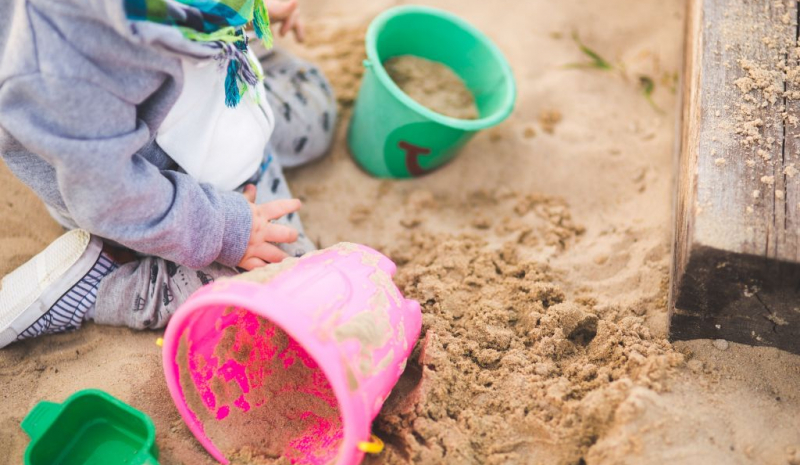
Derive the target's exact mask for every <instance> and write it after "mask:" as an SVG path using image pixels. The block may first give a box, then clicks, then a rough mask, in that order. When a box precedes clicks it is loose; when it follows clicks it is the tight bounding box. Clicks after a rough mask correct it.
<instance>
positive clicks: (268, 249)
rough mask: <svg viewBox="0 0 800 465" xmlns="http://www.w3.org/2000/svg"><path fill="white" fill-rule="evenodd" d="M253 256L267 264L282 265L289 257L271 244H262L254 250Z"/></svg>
mask: <svg viewBox="0 0 800 465" xmlns="http://www.w3.org/2000/svg"><path fill="white" fill-rule="evenodd" d="M252 256H253V257H256V258H259V259H261V260H264V261H265V262H267V263H280V262H281V261H282V260H283V259H284V258H286V257H288V256H289V255H288V254H287V253H286V252H284V251H283V250H281V249H279V248H277V247H276V246H274V245H272V244H270V243H269V242H262V243H261V244H258V245H257V246H255V248H254V249H253V250H252Z"/></svg>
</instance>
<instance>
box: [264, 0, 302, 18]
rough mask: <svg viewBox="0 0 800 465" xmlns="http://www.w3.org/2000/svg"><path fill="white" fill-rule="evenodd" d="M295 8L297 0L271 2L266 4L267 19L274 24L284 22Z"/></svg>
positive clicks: (272, 0) (273, 0)
mask: <svg viewBox="0 0 800 465" xmlns="http://www.w3.org/2000/svg"><path fill="white" fill-rule="evenodd" d="M296 8H297V0H288V1H276V0H271V1H268V2H267V12H268V13H269V18H270V20H271V21H274V22H276V23H277V22H281V21H285V20H286V18H288V17H289V16H290V15H291V14H292V12H293V11H294V10H295V9H296Z"/></svg>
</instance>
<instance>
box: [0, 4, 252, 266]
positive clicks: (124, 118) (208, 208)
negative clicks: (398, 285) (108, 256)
mask: <svg viewBox="0 0 800 465" xmlns="http://www.w3.org/2000/svg"><path fill="white" fill-rule="evenodd" d="M213 53H215V52H214V51H213V50H212V49H210V48H209V47H206V46H203V45H202V44H198V43H194V42H191V41H189V40H186V39H184V38H183V36H182V35H181V34H180V32H178V31H177V30H176V29H174V28H172V27H169V26H163V25H159V24H152V23H146V22H131V21H129V20H128V19H127V18H126V16H125V12H124V11H123V5H122V1H121V0H2V1H0V155H2V157H3V159H4V160H5V162H6V164H7V165H8V167H9V168H10V169H11V171H12V172H13V173H14V174H15V175H16V176H17V177H18V178H19V179H21V180H22V181H23V182H24V183H25V184H27V185H28V186H30V188H31V189H33V190H34V192H36V194H38V195H39V197H41V199H42V200H44V202H45V203H46V204H47V206H48V208H49V210H50V212H51V213H52V214H53V216H54V217H55V218H56V219H57V220H58V221H59V222H61V223H62V224H63V225H65V226H67V227H70V228H75V227H80V228H83V229H86V230H88V231H89V232H91V233H92V234H96V235H98V236H100V237H103V238H105V239H108V240H111V241H113V242H116V243H118V244H122V245H124V246H126V247H128V248H130V249H132V250H135V251H137V252H140V253H142V254H146V255H154V256H158V257H162V258H165V259H167V260H171V261H174V262H176V263H178V264H181V265H185V266H188V267H191V268H200V267H203V266H206V265H208V264H210V263H212V262H214V261H216V262H219V263H221V264H223V265H227V266H234V265H236V264H237V263H238V262H239V261H240V260H241V258H242V256H243V255H244V251H245V249H246V247H247V243H248V240H249V237H250V225H251V221H252V218H251V214H250V209H249V207H248V204H247V202H246V200H245V199H244V197H243V196H242V195H241V194H238V193H235V192H222V191H218V190H216V189H215V188H214V187H212V186H211V185H209V184H201V183H198V182H197V181H196V180H195V179H194V178H192V177H190V176H189V175H186V174H183V173H180V172H178V171H177V165H176V164H175V163H174V162H173V161H172V160H171V159H170V157H169V156H168V155H167V154H166V153H165V152H164V151H163V150H162V149H161V148H160V147H159V146H158V145H157V144H156V143H155V136H156V132H157V131H158V128H159V125H160V124H161V123H162V121H163V120H164V117H165V116H166V115H167V112H168V111H169V110H170V108H171V107H172V105H173V104H174V103H175V101H176V100H177V98H178V96H179V94H180V92H181V87H182V83H183V75H182V71H181V63H180V60H181V58H185V57H191V58H195V59H213V56H212V55H213Z"/></svg>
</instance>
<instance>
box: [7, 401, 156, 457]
mask: <svg viewBox="0 0 800 465" xmlns="http://www.w3.org/2000/svg"><path fill="white" fill-rule="evenodd" d="M22 429H23V430H24V431H25V432H26V433H28V436H30V437H31V442H30V444H29V445H28V449H27V450H26V451H25V465H56V464H57V465H158V461H157V459H158V447H157V446H156V442H155V441H156V429H155V426H153V422H152V421H151V420H150V417H148V416H147V415H145V414H144V413H142V412H140V411H138V410H136V409H135V408H133V407H131V406H129V405H127V404H125V403H124V402H122V401H120V400H117V399H115V398H114V397H112V396H110V395H108V394H106V393H105V392H103V391H99V390H96V389H84V390H83V391H78V392H76V393H75V394H73V395H71V396H70V397H69V398H68V399H67V400H66V401H64V403H63V404H57V403H54V402H47V401H42V402H39V403H38V404H36V406H34V407H33V409H32V410H31V411H30V412H29V413H28V415H27V416H26V417H25V419H24V420H22Z"/></svg>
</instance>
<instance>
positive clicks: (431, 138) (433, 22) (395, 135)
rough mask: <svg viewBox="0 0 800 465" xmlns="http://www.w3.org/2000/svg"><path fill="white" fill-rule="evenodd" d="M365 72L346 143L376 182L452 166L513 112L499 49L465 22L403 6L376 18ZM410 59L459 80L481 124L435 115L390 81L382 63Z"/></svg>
mask: <svg viewBox="0 0 800 465" xmlns="http://www.w3.org/2000/svg"><path fill="white" fill-rule="evenodd" d="M366 47H367V60H365V61H364V66H365V67H366V71H365V73H364V78H363V81H362V83H361V90H360V91H359V94H358V98H357V100H356V104H355V108H354V110H353V117H352V119H351V121H350V129H349V133H348V136H347V138H348V144H349V146H350V151H351V153H352V154H353V157H354V158H355V159H356V161H357V162H358V163H359V164H360V165H361V166H362V167H363V168H364V169H365V170H366V171H368V172H369V173H371V174H373V175H375V176H378V177H382V178H410V177H416V176H421V175H423V174H425V173H428V172H430V171H433V170H434V169H436V168H438V167H440V166H442V165H444V164H445V163H447V162H448V161H450V160H451V159H452V158H453V157H454V156H455V155H456V154H457V153H458V151H459V149H461V147H463V146H464V144H466V143H467V141H469V140H470V138H472V136H474V135H475V133H477V132H478V131H480V130H482V129H486V128H490V127H492V126H495V125H497V124H498V123H500V122H501V121H503V120H504V119H506V118H507V117H508V115H509V114H511V111H512V110H513V109H514V101H515V99H516V93H517V92H516V85H515V83H514V76H513V74H512V72H511V67H510V66H509V64H508V62H507V61H506V59H505V57H504V56H503V54H502V53H501V52H500V50H499V49H498V48H497V47H496V46H495V45H494V44H493V43H492V42H491V40H489V38H488V37H486V36H485V35H484V34H483V33H481V32H480V31H479V30H477V29H476V28H475V27H473V26H472V25H470V24H469V23H467V22H466V21H464V20H463V19H461V18H459V17H457V16H455V15H453V14H450V13H447V12H445V11H442V10H437V9H435V8H429V7H422V6H401V7H396V8H392V9H389V10H387V11H385V12H383V13H382V14H380V15H379V16H378V17H377V18H375V20H374V21H373V22H372V24H370V27H369V30H368V31H367V38H366ZM400 55H415V56H418V57H421V58H426V59H428V60H433V61H438V62H440V63H443V64H445V65H447V66H449V67H450V68H452V69H453V71H455V72H456V74H458V75H459V77H461V79H463V80H464V82H465V83H466V85H467V87H468V88H469V89H470V91H472V93H473V95H474V97H475V103H476V104H477V106H478V112H479V115H480V116H479V118H478V119H475V120H463V119H456V118H451V117H448V116H445V115H442V114H439V113H436V112H434V111H433V110H430V109H428V108H426V107H425V106H423V105H421V104H420V103H417V102H416V101H414V100H413V99H412V98H411V97H409V96H408V95H406V94H405V93H404V92H403V91H402V90H400V88H399V87H398V86H397V85H396V84H395V83H394V82H393V81H392V79H391V78H390V77H389V75H388V73H387V72H386V70H385V69H384V68H383V63H384V62H386V60H388V59H390V58H392V57H395V56H400Z"/></svg>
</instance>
